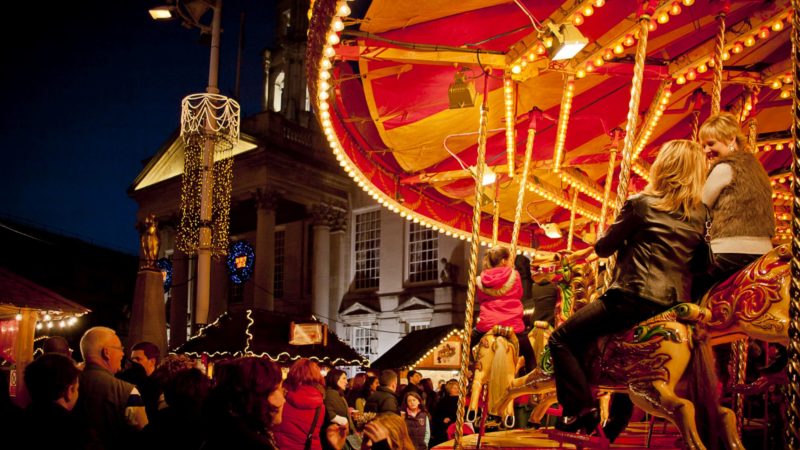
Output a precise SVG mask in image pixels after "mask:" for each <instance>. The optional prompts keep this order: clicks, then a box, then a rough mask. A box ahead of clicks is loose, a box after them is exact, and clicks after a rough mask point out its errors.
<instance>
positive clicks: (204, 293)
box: [150, 0, 239, 328]
mask: <svg viewBox="0 0 800 450" xmlns="http://www.w3.org/2000/svg"><path fill="white" fill-rule="evenodd" d="M209 8H211V10H212V12H213V17H212V20H211V27H210V28H209V27H208V26H207V25H203V24H201V23H200V18H201V17H202V16H203V15H204V14H205V13H206V12H207V11H208V9H209ZM164 10H167V11H170V12H172V11H174V12H176V13H177V15H178V16H180V17H181V19H182V20H183V22H184V24H185V25H188V26H193V27H197V28H200V30H201V31H202V32H204V33H205V32H208V33H210V34H211V56H210V62H209V69H208V86H207V87H206V92H205V93H202V94H192V95H189V96H187V97H185V98H184V99H183V101H182V102H181V137H182V138H183V140H184V143H185V159H184V170H183V178H182V180H181V225H180V229H179V233H178V240H177V245H178V247H179V248H180V249H181V250H183V251H184V252H186V253H187V254H190V255H191V254H195V253H196V254H197V275H196V279H197V289H196V298H195V307H194V318H193V319H194V325H195V328H200V327H201V326H203V325H205V324H206V323H208V310H209V303H210V288H211V256H212V254H217V255H224V254H225V253H227V249H228V223H229V220H228V215H229V213H230V193H231V181H232V164H233V159H232V150H233V147H234V146H235V145H236V143H237V142H238V140H239V104H238V103H237V102H236V101H235V100H233V99H230V98H228V97H226V96H224V95H220V94H219V87H218V80H219V49H220V31H221V23H222V0H213V3H212V2H210V1H206V0H186V1H181V0H176V2H175V5H174V6H167V7H159V8H156V9H155V10H151V12H150V13H151V16H153V17H154V18H160V17H163V16H164ZM153 11H157V13H156V14H154V12H153ZM190 301H191V300H190Z"/></svg>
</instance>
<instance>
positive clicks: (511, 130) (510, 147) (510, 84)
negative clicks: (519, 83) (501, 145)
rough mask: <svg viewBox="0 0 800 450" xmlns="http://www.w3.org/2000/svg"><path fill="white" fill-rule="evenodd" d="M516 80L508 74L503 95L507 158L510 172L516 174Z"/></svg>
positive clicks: (512, 174)
mask: <svg viewBox="0 0 800 450" xmlns="http://www.w3.org/2000/svg"><path fill="white" fill-rule="evenodd" d="M514 94H515V91H514V81H513V80H511V76H510V75H509V74H506V76H505V78H504V79H503V97H504V99H505V107H506V160H507V164H508V174H509V175H510V176H512V177H513V176H514V157H515V154H516V150H517V148H516V147H517V143H516V140H517V129H516V126H515V125H516V115H515V114H514V111H515V107H516V105H515V104H514V97H515V95H514Z"/></svg>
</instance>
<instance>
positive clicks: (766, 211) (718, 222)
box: [711, 151, 775, 239]
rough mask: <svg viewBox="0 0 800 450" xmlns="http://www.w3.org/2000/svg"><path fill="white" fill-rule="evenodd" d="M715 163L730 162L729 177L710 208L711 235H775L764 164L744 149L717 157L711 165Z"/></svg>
mask: <svg viewBox="0 0 800 450" xmlns="http://www.w3.org/2000/svg"><path fill="white" fill-rule="evenodd" d="M717 164H728V165H730V166H731V169H732V171H733V178H732V179H731V182H730V184H728V185H727V186H725V188H724V189H722V192H720V194H719V197H718V198H717V202H716V203H715V204H714V207H713V209H712V210H711V217H712V220H713V223H712V225H711V237H712V238H714V239H717V238H724V237H732V236H755V237H761V236H766V237H769V238H772V237H773V236H774V235H775V213H774V211H773V209H772V186H771V185H770V182H769V177H768V176H767V172H766V171H764V167H762V166H761V163H759V162H758V160H757V159H756V157H755V156H753V154H752V153H750V152H747V151H738V152H734V153H732V154H730V155H728V156H726V157H724V158H720V159H719V160H718V161H717V162H716V163H715V164H714V167H716V165H717ZM712 169H713V167H712Z"/></svg>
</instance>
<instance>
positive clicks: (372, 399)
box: [364, 370, 400, 414]
mask: <svg viewBox="0 0 800 450" xmlns="http://www.w3.org/2000/svg"><path fill="white" fill-rule="evenodd" d="M378 383H379V385H378V389H377V390H376V391H375V392H373V393H372V395H370V396H369V398H368V399H367V403H366V404H365V405H364V412H374V413H378V414H380V413H386V412H391V413H394V414H399V411H400V408H399V407H398V406H397V396H395V394H394V393H395V391H396V390H397V374H396V373H394V371H393V370H384V371H383V372H381V376H380V378H378Z"/></svg>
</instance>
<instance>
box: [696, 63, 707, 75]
mask: <svg viewBox="0 0 800 450" xmlns="http://www.w3.org/2000/svg"><path fill="white" fill-rule="evenodd" d="M706 72H708V66H707V65H706V63H703V64H700V65H699V66H697V73H706Z"/></svg>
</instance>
